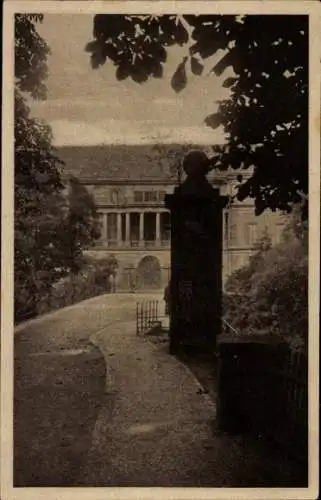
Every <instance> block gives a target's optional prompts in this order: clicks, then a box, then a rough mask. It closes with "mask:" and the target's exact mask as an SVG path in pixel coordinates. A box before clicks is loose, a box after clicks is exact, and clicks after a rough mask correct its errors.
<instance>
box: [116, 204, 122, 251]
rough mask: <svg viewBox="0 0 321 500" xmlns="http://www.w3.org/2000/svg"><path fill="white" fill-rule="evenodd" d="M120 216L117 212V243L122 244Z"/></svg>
mask: <svg viewBox="0 0 321 500" xmlns="http://www.w3.org/2000/svg"><path fill="white" fill-rule="evenodd" d="M121 216H122V214H121V213H120V212H119V213H117V245H118V246H121V244H122V234H121V233H122V231H121Z"/></svg>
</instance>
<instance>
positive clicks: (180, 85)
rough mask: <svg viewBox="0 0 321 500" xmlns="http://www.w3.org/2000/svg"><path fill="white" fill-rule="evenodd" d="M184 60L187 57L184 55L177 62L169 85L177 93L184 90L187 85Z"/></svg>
mask: <svg viewBox="0 0 321 500" xmlns="http://www.w3.org/2000/svg"><path fill="white" fill-rule="evenodd" d="M186 61H187V57H185V58H184V59H183V61H182V62H181V63H179V65H178V66H177V68H176V71H175V73H174V75H173V76H172V79H171V86H172V88H173V89H174V90H175V92H177V93H178V92H181V91H182V90H184V88H185V87H186V85H187V76H186Z"/></svg>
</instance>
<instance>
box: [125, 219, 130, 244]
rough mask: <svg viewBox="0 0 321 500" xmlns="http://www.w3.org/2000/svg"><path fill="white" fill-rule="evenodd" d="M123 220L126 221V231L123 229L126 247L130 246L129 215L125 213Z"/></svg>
mask: <svg viewBox="0 0 321 500" xmlns="http://www.w3.org/2000/svg"><path fill="white" fill-rule="evenodd" d="M125 220H126V229H125V245H126V247H128V246H129V244H130V241H129V239H130V213H129V212H126V215H125Z"/></svg>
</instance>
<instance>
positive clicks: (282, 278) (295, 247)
mask: <svg viewBox="0 0 321 500" xmlns="http://www.w3.org/2000/svg"><path fill="white" fill-rule="evenodd" d="M297 223H298V216H297V213H294V214H293V216H292V220H291V222H290V223H289V225H288V227H286V228H285V230H284V237H283V238H282V241H281V242H280V243H279V244H278V245H275V246H273V247H272V246H271V245H269V244H268V243H269V242H268V240H267V239H266V238H265V237H264V238H263V239H262V240H261V242H260V244H259V245H258V247H257V251H256V253H255V254H254V255H253V256H252V257H251V259H250V262H249V264H248V265H246V266H244V267H243V268H241V269H239V270H237V271H236V272H234V273H233V274H232V275H231V276H230V277H229V279H228V280H227V284H226V290H227V292H230V293H227V294H225V296H224V301H223V302H224V317H225V320H226V321H227V322H228V323H229V324H231V325H232V326H233V327H234V328H235V330H236V331H237V332H238V333H239V335H242V334H244V333H246V334H248V333H250V334H255V335H265V334H276V335H278V336H281V337H282V338H284V339H286V340H287V341H288V342H289V343H290V344H291V345H292V347H296V348H298V347H299V348H303V349H306V348H307V341H308V254H307V248H306V241H305V238H303V237H302V231H303V232H304V231H305V229H304V228H303V229H302V231H297ZM231 292H232V293H231Z"/></svg>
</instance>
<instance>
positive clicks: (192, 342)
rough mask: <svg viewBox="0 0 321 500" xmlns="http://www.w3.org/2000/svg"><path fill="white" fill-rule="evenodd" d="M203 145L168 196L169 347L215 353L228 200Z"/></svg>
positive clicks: (189, 159)
mask: <svg viewBox="0 0 321 500" xmlns="http://www.w3.org/2000/svg"><path fill="white" fill-rule="evenodd" d="M208 164H209V161H208V158H207V156H206V155H205V153H202V152H200V151H192V152H190V153H189V154H188V155H187V156H186V157H185V159H184V162H183V167H184V170H185V172H186V174H187V178H186V180H185V181H184V182H183V183H182V184H181V185H180V186H179V187H177V188H175V190H174V194H172V195H167V196H166V198H165V205H166V208H167V209H169V210H170V212H171V282H170V301H171V307H170V350H171V352H173V353H174V352H176V351H177V350H178V349H179V348H180V347H181V346H183V347H184V346H192V347H195V348H198V349H200V350H201V351H205V352H207V353H209V354H214V352H215V349H216V337H217V335H219V334H220V331H221V294H222V211H223V208H224V206H225V205H226V203H227V197H226V196H220V193H219V189H213V187H212V186H211V185H210V183H209V182H208V180H207V178H206V174H207V172H208Z"/></svg>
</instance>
